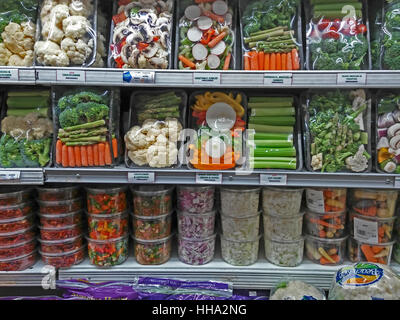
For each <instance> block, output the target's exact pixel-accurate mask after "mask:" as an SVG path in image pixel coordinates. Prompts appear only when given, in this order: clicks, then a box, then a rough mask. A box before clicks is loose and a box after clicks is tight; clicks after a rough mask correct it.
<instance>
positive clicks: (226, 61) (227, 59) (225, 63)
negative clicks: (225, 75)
mask: <svg viewBox="0 0 400 320" xmlns="http://www.w3.org/2000/svg"><path fill="white" fill-rule="evenodd" d="M231 57H232V55H231V53H230V52H229V53H228V55H227V56H226V58H225V62H224V67H223V70H229V65H230V63H231Z"/></svg>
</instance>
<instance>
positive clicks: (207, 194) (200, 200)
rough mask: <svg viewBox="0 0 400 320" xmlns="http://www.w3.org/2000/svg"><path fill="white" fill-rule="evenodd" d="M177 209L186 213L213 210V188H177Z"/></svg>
mask: <svg viewBox="0 0 400 320" xmlns="http://www.w3.org/2000/svg"><path fill="white" fill-rule="evenodd" d="M176 194H177V208H178V210H179V211H183V212H187V213H206V212H210V211H212V210H213V209H214V203H215V187H214V186H178V187H177V189H176Z"/></svg>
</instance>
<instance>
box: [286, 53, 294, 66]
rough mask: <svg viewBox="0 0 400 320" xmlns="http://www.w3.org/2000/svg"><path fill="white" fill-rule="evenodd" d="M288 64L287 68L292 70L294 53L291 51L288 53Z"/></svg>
mask: <svg viewBox="0 0 400 320" xmlns="http://www.w3.org/2000/svg"><path fill="white" fill-rule="evenodd" d="M286 59H287V65H286V70H292V69H293V62H292V54H291V53H290V52H289V53H288V54H287V58H286Z"/></svg>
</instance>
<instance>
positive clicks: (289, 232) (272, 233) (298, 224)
mask: <svg viewBox="0 0 400 320" xmlns="http://www.w3.org/2000/svg"><path fill="white" fill-rule="evenodd" d="M303 215H304V213H301V214H295V215H294V216H291V217H290V216H287V217H286V216H285V217H282V216H275V215H272V214H263V222H264V234H266V235H267V236H268V238H270V239H273V240H299V239H300V238H301V233H302V231H303Z"/></svg>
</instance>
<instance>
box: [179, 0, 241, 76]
mask: <svg viewBox="0 0 400 320" xmlns="http://www.w3.org/2000/svg"><path fill="white" fill-rule="evenodd" d="M235 10H236V9H235V7H234V6H233V5H232V2H229V1H227V0H210V1H192V2H191V1H182V2H181V3H180V7H179V8H178V13H179V18H180V19H179V29H178V32H177V37H176V38H177V40H176V41H177V43H178V45H177V50H176V51H177V54H176V59H177V61H176V63H177V65H176V68H177V69H188V70H191V69H192V70H232V69H235V59H234V55H235V47H236V46H235V41H236V39H235Z"/></svg>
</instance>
